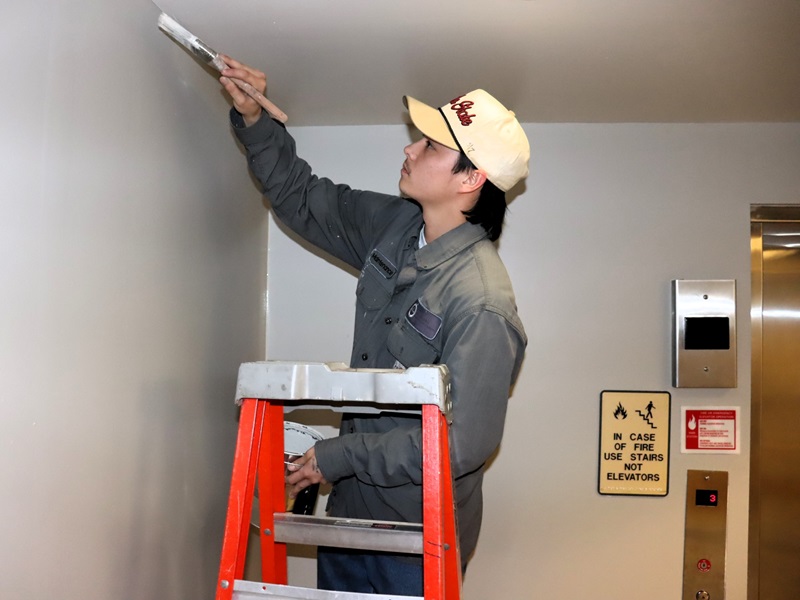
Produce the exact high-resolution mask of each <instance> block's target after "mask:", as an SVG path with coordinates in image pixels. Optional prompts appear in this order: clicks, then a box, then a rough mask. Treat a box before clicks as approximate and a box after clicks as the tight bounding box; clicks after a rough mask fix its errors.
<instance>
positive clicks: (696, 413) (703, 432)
mask: <svg viewBox="0 0 800 600" xmlns="http://www.w3.org/2000/svg"><path fill="white" fill-rule="evenodd" d="M740 429H741V419H740V418H739V407H738V406H710V407H689V406H683V407H681V453H685V454H739V453H740V452H741V435H740Z"/></svg>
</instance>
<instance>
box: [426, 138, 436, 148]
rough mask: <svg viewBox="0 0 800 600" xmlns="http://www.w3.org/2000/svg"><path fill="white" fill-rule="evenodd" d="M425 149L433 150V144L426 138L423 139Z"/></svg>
mask: <svg viewBox="0 0 800 600" xmlns="http://www.w3.org/2000/svg"><path fill="white" fill-rule="evenodd" d="M425 148H427V149H429V150H433V149H434V146H433V142H431V141H430V140H429V139H428V138H425Z"/></svg>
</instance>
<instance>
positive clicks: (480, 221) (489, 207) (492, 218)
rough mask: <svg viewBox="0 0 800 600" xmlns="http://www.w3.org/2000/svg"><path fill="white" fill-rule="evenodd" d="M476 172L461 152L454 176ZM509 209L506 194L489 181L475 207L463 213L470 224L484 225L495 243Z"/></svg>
mask: <svg viewBox="0 0 800 600" xmlns="http://www.w3.org/2000/svg"><path fill="white" fill-rule="evenodd" d="M474 170H475V165H473V164H472V161H471V160H470V159H469V158H467V155H466V154H464V153H463V152H461V153H460V156H459V157H458V160H457V161H456V164H455V166H454V167H453V174H458V173H464V172H467V171H474ZM507 209H508V205H507V204H506V193H505V192H504V191H503V190H501V189H500V188H498V187H497V186H496V185H495V184H493V183H492V182H491V181H489V180H488V179H487V180H486V181H485V182H484V184H483V187H481V193H480V196H478V201H477V202H475V206H473V207H472V208H471V209H469V210H465V211H462V212H463V214H464V216H465V217H467V221H469V222H470V223H473V224H475V225H482V226H483V228H484V229H485V230H486V233H488V234H489V239H490V240H491V241H493V242H494V241H495V240H497V239H498V238H499V237H500V234H501V233H502V232H503V220H504V219H505V217H506V210H507Z"/></svg>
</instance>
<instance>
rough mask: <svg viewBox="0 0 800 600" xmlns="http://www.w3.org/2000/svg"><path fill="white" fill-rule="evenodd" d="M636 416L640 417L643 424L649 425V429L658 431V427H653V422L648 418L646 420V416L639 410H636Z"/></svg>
mask: <svg viewBox="0 0 800 600" xmlns="http://www.w3.org/2000/svg"><path fill="white" fill-rule="evenodd" d="M636 414H637V415H639V416H640V417H642V419H643V420H644V422H645V423H647V424H648V425H650V429H658V427H656V426H655V425H653V422H652V421H651V420H650V419H649V418H647V415H646V414H644V413H643V412H642V411H640V410H637V411H636Z"/></svg>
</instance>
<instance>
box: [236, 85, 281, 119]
mask: <svg viewBox="0 0 800 600" xmlns="http://www.w3.org/2000/svg"><path fill="white" fill-rule="evenodd" d="M228 79H230V80H231V81H232V82H233V83H235V84H236V86H237V87H238V88H239V89H240V90H242V91H243V92H244V93H245V94H247V95H248V96H250V97H251V98H252V99H253V100H255V101H256V102H258V103H259V104H260V105H261V108H263V109H264V110H266V111H267V112H268V113H269V114H270V116H271V117H272V118H273V119H277V120H278V121H280V122H281V123H286V121H288V120H289V117H287V116H286V113H285V112H283V111H282V110H281V109H280V108H278V107H277V106H275V105H274V104H273V103H272V102H271V101H270V100H268V99H267V97H266V96H265V95H264V94H262V93H261V92H259V91H258V90H257V89H256V88H254V87H253V86H252V85H250V84H249V83H247V82H246V81H242V80H241V79H236V78H234V77H228Z"/></svg>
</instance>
